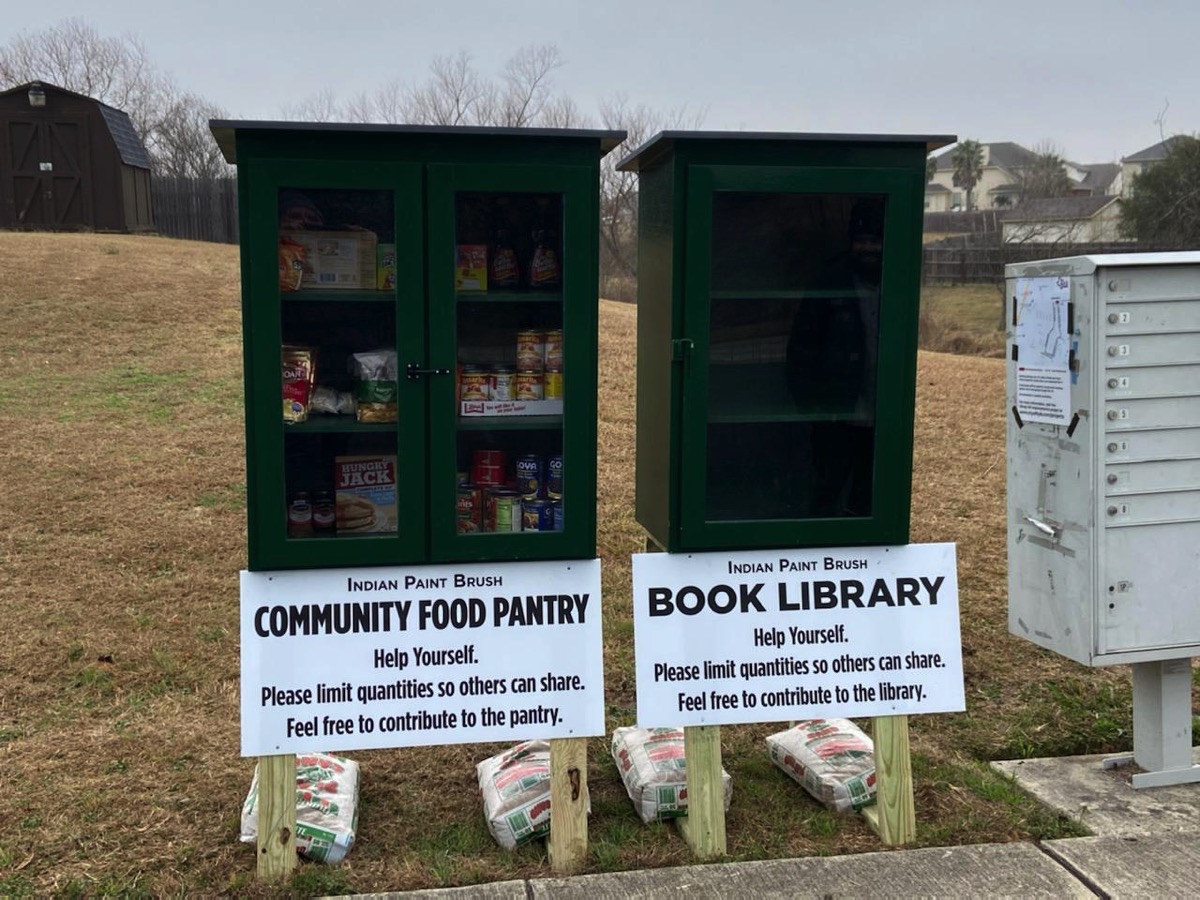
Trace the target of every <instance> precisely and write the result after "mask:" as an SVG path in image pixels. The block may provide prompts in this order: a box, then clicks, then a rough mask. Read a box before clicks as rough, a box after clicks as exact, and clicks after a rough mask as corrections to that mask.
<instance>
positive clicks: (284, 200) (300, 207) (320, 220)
mask: <svg viewBox="0 0 1200 900" xmlns="http://www.w3.org/2000/svg"><path fill="white" fill-rule="evenodd" d="M324 224H325V219H324V217H323V216H322V215H321V210H319V209H318V208H317V205H316V204H315V203H313V202H312V200H310V199H309V198H308V197H307V196H305V195H304V194H302V193H301V192H300V191H283V192H282V193H280V195H279V230H280V231H304V230H306V229H314V228H316V229H319V228H321V227H322V226H323V225H324Z"/></svg>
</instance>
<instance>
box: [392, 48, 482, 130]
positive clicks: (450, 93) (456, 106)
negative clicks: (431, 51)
mask: <svg viewBox="0 0 1200 900" xmlns="http://www.w3.org/2000/svg"><path fill="white" fill-rule="evenodd" d="M494 91H495V87H494V86H493V85H491V84H489V83H488V82H486V81H484V80H483V79H482V78H480V77H479V74H478V73H477V72H476V71H475V70H474V69H473V68H472V67H471V57H470V55H469V54H468V53H467V52H466V51H460V52H459V53H458V55H457V56H438V57H435V58H434V60H433V62H432V63H430V65H429V78H428V80H427V81H426V82H425V83H424V84H423V85H421V86H420V87H418V88H416V89H414V90H413V91H411V92H410V93H409V94H408V97H407V100H406V103H405V110H404V111H405V118H406V119H407V121H409V122H418V123H421V124H424V125H473V124H476V123H477V122H478V121H479V111H480V109H481V108H487V107H488V106H490V105H491V103H492V102H493V101H492V100H491V96H490V95H491V94H492V93H493V92H494Z"/></svg>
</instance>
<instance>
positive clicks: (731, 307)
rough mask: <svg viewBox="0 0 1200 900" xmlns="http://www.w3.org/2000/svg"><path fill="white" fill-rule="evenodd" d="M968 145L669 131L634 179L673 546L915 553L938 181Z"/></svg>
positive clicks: (907, 138)
mask: <svg viewBox="0 0 1200 900" xmlns="http://www.w3.org/2000/svg"><path fill="white" fill-rule="evenodd" d="M953 140H954V139H953V138H952V137H948V136H932V137H926V136H913V135H824V134H760V133H748V132H663V133H661V134H659V135H657V136H656V137H654V138H653V139H651V140H650V141H648V142H647V143H646V144H644V145H643V146H642V147H640V148H638V149H637V150H636V151H634V152H633V153H632V154H631V155H630V156H629V157H627V158H626V159H624V160H623V161H622V162H621V163H620V165H619V167H618V168H620V169H622V170H624V171H632V172H637V173H638V182H639V183H638V191H639V193H638V203H639V218H638V228H639V238H638V239H639V245H638V397H637V518H638V521H639V522H640V523H641V524H642V526H643V527H644V528H645V529H646V530H647V532H648V533H649V535H650V537H651V539H652V540H653V541H654V542H655V543H656V544H658V545H659V546H660V547H663V548H665V549H667V550H668V551H671V552H679V551H698V550H728V549H754V548H770V547H819V546H852V545H886V544H903V543H907V542H908V524H909V505H910V490H911V479H912V435H913V410H914V389H915V379H916V344H917V319H918V300H919V291H920V266H921V226H922V215H923V207H924V203H923V198H924V185H925V163H926V158H927V155H928V153H929V152H930V151H932V150H934V149H937V148H938V147H942V146H945V145H947V144H949V143H951V142H953Z"/></svg>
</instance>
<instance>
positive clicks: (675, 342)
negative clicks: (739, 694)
mask: <svg viewBox="0 0 1200 900" xmlns="http://www.w3.org/2000/svg"><path fill="white" fill-rule="evenodd" d="M798 137H802V136H787V137H786V138H783V137H782V136H777V137H776V138H772V137H770V136H753V137H747V138H745V139H736V138H735V137H730V136H722V139H720V140H713V139H712V138H711V136H710V137H709V138H705V137H703V136H700V137H697V138H696V139H695V140H690V139H689V138H688V137H687V135H686V133H683V134H677V135H675V136H673V139H672V140H671V141H670V142H668V143H666V144H664V146H663V147H661V148H658V149H657V150H656V151H655V152H654V153H648V154H647V155H645V156H644V157H642V158H641V159H638V160H636V161H635V162H634V163H633V164H632V165H630V164H629V160H626V161H625V162H623V163H622V167H624V168H629V169H631V170H636V171H638V172H639V204H640V214H639V227H640V235H639V295H638V303H639V307H638V342H639V348H638V349H639V361H638V403H639V408H638V451H637V453H638V463H637V464H638V476H637V486H638V496H637V518H638V521H639V522H640V523H641V524H642V526H643V527H644V528H646V530H647V531H648V532H649V534H650V536H651V538H652V539H653V540H654V541H655V542H656V543H658V544H659V545H661V546H663V547H665V548H667V549H668V550H670V551H673V552H677V551H701V550H717V549H752V548H766V547H802V546H842V545H845V546H853V545H879V544H900V543H906V542H907V541H908V539H909V515H910V498H911V472H912V436H913V415H914V407H915V399H914V396H915V380H916V357H917V354H916V343H917V339H916V335H917V322H918V302H919V290H920V244H921V227H922V199H923V185H924V176H925V158H926V147H927V145H926V143H925V142H924V141H923V140H922V141H919V142H918V141H913V142H908V141H905V140H889V139H886V138H883V137H875V136H873V137H872V138H871V139H870V140H869V141H864V142H861V143H856V142H854V141H853V140H840V139H839V140H831V139H827V138H823V139H821V140H816V141H812V142H806V141H804V140H802V139H797V138H798ZM717 190H737V191H783V192H801V193H806V192H808V193H845V194H855V193H871V194H883V195H885V196H886V197H887V204H888V214H887V219H886V225H885V229H886V231H885V236H884V283H883V285H882V296H883V297H885V298H886V301H885V302H884V303H882V304H881V307H880V325H879V358H878V383H877V394H876V427H875V447H874V454H875V455H874V458H875V478H874V482H873V494H872V507H871V508H872V510H873V514H872V515H871V516H867V517H862V518H844V519H816V518H812V519H786V520H749V521H706V520H705V515H704V506H703V500H704V497H703V492H704V489H703V486H704V484H705V474H706V466H707V457H706V454H707V430H706V429H707V415H708V408H707V404H708V381H707V379H708V372H707V360H708V349H709V348H708V321H709V309H708V303H709V297H710V292H709V281H710V267H711V260H710V251H709V247H710V241H711V229H712V222H711V210H712V201H711V198H712V195H713V192H714V191H717ZM664 217H669V221H664ZM672 360H673V361H672ZM741 412H742V415H743V418H744V419H747V420H748V419H750V418H753V417H752V416H751V413H750V410H749V409H746V410H743V411H741ZM756 420H757V421H761V418H758V419H756ZM793 420H794V419H793ZM664 484H666V485H667V487H665V488H664Z"/></svg>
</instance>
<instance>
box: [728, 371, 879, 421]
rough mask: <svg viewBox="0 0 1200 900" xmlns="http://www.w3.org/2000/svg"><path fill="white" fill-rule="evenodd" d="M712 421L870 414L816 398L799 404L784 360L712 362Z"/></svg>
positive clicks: (837, 418)
mask: <svg viewBox="0 0 1200 900" xmlns="http://www.w3.org/2000/svg"><path fill="white" fill-rule="evenodd" d="M708 385H709V387H708V423H709V424H710V425H714V424H733V423H752V422H861V423H863V424H869V421H870V420H869V417H867V416H864V415H862V414H860V413H858V412H856V411H855V409H854V407H853V405H849V406H848V405H847V404H846V403H843V402H838V401H833V400H830V401H824V402H822V401H821V400H820V399H815V400H813V401H812V402H810V403H807V404H805V405H803V406H801V405H798V404H797V403H796V401H795V400H794V399H793V398H792V395H791V393H790V392H789V391H788V386H787V376H786V369H785V367H784V366H783V364H782V363H774V364H772V363H756V364H750V365H742V364H735V365H729V364H725V365H710V366H709V368H708Z"/></svg>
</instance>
